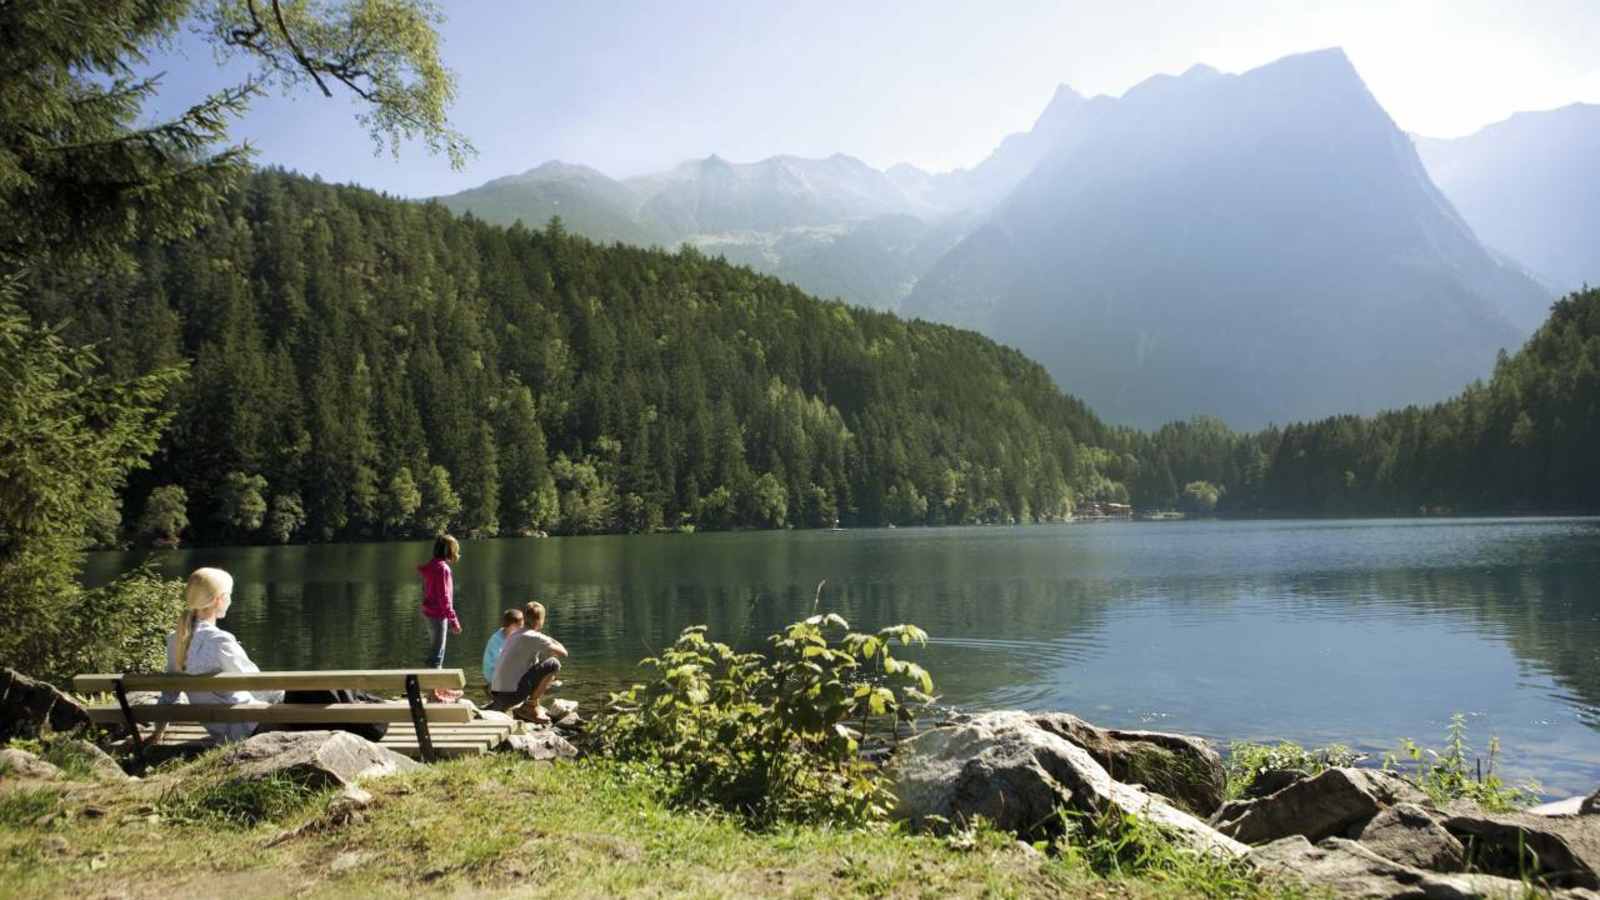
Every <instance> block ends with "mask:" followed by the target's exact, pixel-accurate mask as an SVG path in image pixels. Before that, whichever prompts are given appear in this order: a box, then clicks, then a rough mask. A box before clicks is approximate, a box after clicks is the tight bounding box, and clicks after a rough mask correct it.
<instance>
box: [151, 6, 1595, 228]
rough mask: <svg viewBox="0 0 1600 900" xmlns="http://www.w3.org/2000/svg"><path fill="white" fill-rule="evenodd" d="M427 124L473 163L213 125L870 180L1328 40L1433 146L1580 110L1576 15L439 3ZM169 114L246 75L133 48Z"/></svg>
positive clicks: (642, 164)
mask: <svg viewBox="0 0 1600 900" xmlns="http://www.w3.org/2000/svg"><path fill="white" fill-rule="evenodd" d="M440 5H441V6H442V7H443V9H444V12H445V15H446V16H447V21H446V22H445V24H444V25H443V27H442V29H441V37H442V39H443V50H442V53H443V56H444V58H445V62H446V64H447V65H449V66H450V67H451V68H452V69H454V70H455V72H456V74H457V76H458V79H459V82H458V91H459V96H458V98H457V100H456V103H455V105H454V107H453V108H452V112H451V119H452V121H453V123H454V125H455V127H456V128H457V129H458V130H460V131H462V132H464V133H466V135H467V136H468V137H469V138H470V139H471V140H472V142H473V143H474V145H475V146H476V148H477V150H478V153H477V156H476V157H475V158H474V159H472V160H471V161H470V162H469V163H468V165H467V166H466V167H465V168H464V169H461V170H459V171H453V170H452V169H451V168H450V166H449V163H448V162H447V161H446V160H445V159H444V158H442V157H435V156H430V155H429V154H428V152H427V150H426V149H425V148H424V147H422V146H421V145H411V146H406V147H404V148H402V150H401V153H400V154H399V157H398V158H396V157H395V156H393V155H391V154H389V153H388V152H387V151H385V152H382V153H375V148H374V145H373V144H372V142H371V140H370V139H369V138H368V137H367V136H366V133H365V132H364V131H363V130H362V128H361V127H360V126H359V125H358V124H357V123H356V122H355V120H354V114H355V112H356V106H355V104H354V102H353V101H351V100H350V99H348V98H346V97H342V96H341V97H338V98H336V99H333V100H328V99H324V98H323V97H321V96H320V95H313V94H311V93H308V92H305V91H302V92H300V93H298V94H296V95H293V96H288V97H286V96H277V95H275V96H272V97H269V98H264V99H262V100H258V101H257V102H256V103H255V104H254V106H253V107H252V109H251V111H250V113H249V114H248V116H247V117H246V118H245V119H243V120H242V121H240V122H239V123H237V124H236V126H235V127H234V128H233V130H232V133H233V135H234V136H235V137H236V138H238V139H248V140H249V141H250V142H251V144H252V145H253V146H255V147H256V149H257V151H258V152H257V157H256V160H257V162H259V163H261V164H264V165H279V166H284V167H286V168H289V169H293V170H296V171H300V172H304V173H307V174H316V175H320V176H321V177H322V178H323V179H325V180H329V181H338V182H355V183H358V184H362V185H365V186H367V187H372V188H376V189H379V190H383V191H387V192H389V193H392V194H398V195H401V196H409V197H422V196H432V195H436V194H445V193H451V192H454V191H458V190H463V189H466V188H468V187H473V186H476V185H478V184H482V183H483V182H485V181H488V180H490V179H492V178H497V177H500V176H502V175H508V174H512V173H516V172H522V171H525V170H527V169H530V168H533V167H534V166H537V165H539V164H540V163H542V162H545V161H547V160H551V159H560V160H563V161H565V162H571V163H583V164H585V165H589V166H593V167H594V168H597V169H599V170H600V171H602V172H605V173H606V174H608V175H612V176H615V177H626V176H630V175H637V174H643V173H646V172H651V171H659V170H661V169H665V168H668V167H670V166H672V165H675V164H676V163H679V162H682V161H684V160H687V159H692V158H700V157H704V156H707V155H710V154H712V153H716V154H718V155H720V156H722V157H723V158H726V159H729V160H733V161H736V162H748V161H753V160H757V159H762V158H765V157H768V156H772V155H774V154H779V153H787V154H794V155H799V156H814V157H822V156H829V155H831V154H833V153H847V154H850V155H852V156H857V157H860V158H861V159H863V160H865V161H866V162H868V163H870V164H872V165H874V166H878V167H880V168H887V167H888V166H891V165H894V164H896V163H900V162H910V163H912V164H915V165H918V166H921V167H923V168H925V169H929V170H932V171H943V170H948V169H952V168H958V167H963V166H971V165H974V164H976V163H978V162H980V161H981V160H982V159H983V158H984V157H985V156H987V155H988V153H989V152H990V151H991V150H993V149H994V147H995V145H996V144H998V143H999V141H1000V139H1001V138H1002V137H1004V136H1005V135H1007V134H1009V133H1012V132H1016V131H1025V130H1027V129H1028V128H1029V127H1031V125H1032V123H1033V121H1034V119H1035V118H1036V117H1037V116H1038V114H1039V113H1040V112H1041V111H1042V110H1043V109H1044V107H1045V104H1046V103H1048V101H1049V99H1050V97H1051V95H1052V93H1053V92H1054V90H1055V87H1056V85H1058V84H1062V83H1065V84H1068V85H1070V86H1072V87H1073V88H1074V89H1075V90H1077V91H1079V92H1080V93H1082V94H1084V95H1086V96H1093V95H1095V94H1109V95H1112V96H1117V95H1120V94H1122V93H1123V92H1124V91H1126V90H1127V89H1128V88H1130V87H1132V86H1133V85H1135V84H1137V83H1139V82H1140V81H1143V80H1144V79H1146V78H1148V77H1150V76H1152V75H1155V74H1158V73H1168V74H1177V73H1180V72H1182V71H1183V70H1185V69H1187V68H1189V67H1190V66H1191V65H1193V64H1195V63H1205V64H1207V65H1210V66H1213V67H1215V68H1217V69H1220V70H1222V71H1224V72H1240V71H1244V70H1247V69H1250V68H1253V67H1255V66H1258V65H1262V64H1265V63H1268V62H1271V61H1272V60H1275V59H1278V58H1281V57H1283V56H1287V55H1289V54H1292V53H1299V52H1304V51H1308V50H1315V49H1320V48H1323V47H1332V46H1338V47H1343V48H1344V50H1345V52H1346V54H1347V55H1348V56H1349V57H1350V59H1351V61H1352V62H1353V63H1354V65H1355V67H1356V69H1357V70H1358V71H1359V72H1360V74H1361V76H1362V78H1363V79H1364V80H1365V81H1366V83H1367V86H1368V88H1369V89H1370V90H1371V91H1372V93H1373V94H1374V96H1376V97H1377V99H1378V101H1379V102H1380V103H1381V104H1383V106H1384V108H1385V109H1387V110H1388V111H1389V114H1390V115H1391V116H1392V117H1393V118H1394V120H1395V121H1396V123H1398V124H1399V126H1400V127H1401V128H1403V129H1405V130H1407V131H1411V132H1414V133H1418V134H1424V135H1428V136H1431V137H1457V136H1461V135H1465V134H1469V133H1471V132H1473V131H1476V130H1477V129H1479V128H1481V127H1483V126H1484V125H1487V124H1490V123H1492V122H1496V121H1499V120H1501V119H1504V118H1506V117H1507V116H1509V115H1510V114H1512V113H1514V112H1518V111H1523V110H1537V109H1553V108H1556V107H1559V106H1564V105H1566V104H1569V103H1573V102H1588V103H1600V54H1596V53H1594V47H1593V40H1592V39H1593V37H1594V36H1595V35H1596V34H1600V3H1596V2H1595V0H1522V2H1517V3H1512V2H1506V0H1391V2H1375V3H1367V2H1344V3H1335V2H1312V0H1277V2H1274V0H1207V2H1200V3H1188V4H1180V3H1178V2H1176V0H1168V2H1146V0H1121V2H1111V3H1107V2H1094V3H1085V2H1055V3H1051V2H1043V0H993V2H989V3H978V2H953V0H921V2H901V0H873V2H871V3H844V2H823V0H814V2H805V3H800V2H791V3H778V2H767V0H743V2H723V0H709V2H699V0H679V2H675V3H666V2H658V3H644V2H622V0H616V2H602V3H584V4H580V3H571V2H565V0H562V2H554V0H552V2H532V0H529V2H516V0H470V2H469V0H447V2H442V3H441V4H440ZM151 68H152V69H154V70H157V71H161V72H164V73H165V76H164V79H163V82H162V84H163V89H162V93H161V95H160V97H159V98H158V99H157V101H156V102H155V103H152V104H151V105H150V106H149V107H147V114H148V116H149V117H150V118H158V117H162V116H169V115H172V114H174V113H176V112H177V111H179V110H181V109H182V108H183V107H184V106H186V105H187V104H188V103H190V102H192V101H193V100H195V99H196V98H198V97H199V96H201V95H203V94H204V93H205V92H206V91H208V90H214V89H216V88H218V87H221V86H223V85H226V84H229V83H232V82H233V81H236V80H237V78H238V77H239V76H240V75H241V74H242V73H243V72H244V71H246V70H244V69H241V68H240V67H238V66H237V65H234V66H231V67H223V68H219V66H218V64H217V63H216V61H215V60H214V59H213V56H212V53H211V51H210V49H209V48H208V47H207V46H206V45H205V44H204V43H203V42H201V41H200V40H198V39H197V38H194V37H192V36H184V37H181V38H180V39H179V40H178V41H177V42H176V43H175V45H174V46H173V47H171V48H169V49H165V50H163V51H161V52H159V53H156V54H154V55H153V57H152V60H151Z"/></svg>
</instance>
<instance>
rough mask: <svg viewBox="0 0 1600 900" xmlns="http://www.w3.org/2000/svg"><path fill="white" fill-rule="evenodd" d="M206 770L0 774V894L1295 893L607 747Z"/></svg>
mask: <svg viewBox="0 0 1600 900" xmlns="http://www.w3.org/2000/svg"><path fill="white" fill-rule="evenodd" d="M219 783H220V782H217V781H214V780H213V778H212V774H211V773H210V772H208V771H207V769H206V764H205V763H204V762H202V763H201V764H200V768H199V769H198V770H197V771H196V772H195V773H193V774H186V775H184V776H183V781H179V780H178V776H177V775H176V774H174V773H173V772H170V771H168V772H160V773H156V774H154V775H152V776H151V777H150V778H148V779H146V780H145V781H143V782H135V783H131V784H124V785H105V784H98V783H92V782H83V783H70V784H69V783H61V784H59V785H56V786H54V787H51V788H49V789H45V790H37V789H28V788H24V787H20V786H0V896H4V897H11V896H28V897H66V896H73V897H76V896H102V895H108V894H115V895H124V896H129V897H162V898H165V897H172V896H191V895H196V894H201V895H207V896H222V895H227V896H230V897H231V898H233V900H246V898H252V897H268V896H285V895H291V894H292V895H297V896H309V897H346V896H379V897H385V896H395V897H401V896H412V895H417V894H423V895H447V894H472V895H482V896H486V897H495V896H502V895H512V894H525V893H528V892H530V891H534V890H538V889H540V888H544V889H547V890H558V891H560V892H561V893H562V894H563V895H570V896H579V897H601V896H615V895H633V894H650V895H652V896H662V895H667V896H683V895H691V896H704V897H722V896H753V895H761V896H768V895H782V896H801V897H834V896H865V897H877V896H896V897H923V896H926V897H938V898H945V897H949V896H958V897H971V896H985V897H990V896H992V897H1034V896H1040V897H1042V896H1058V895H1060V894H1063V893H1065V894H1069V895H1078V896H1095V897H1113V896H1114V897H1134V898H1143V897H1167V896H1179V897H1185V896H1187V897H1205V896H1214V897H1220V896H1228V897H1267V896H1296V895H1297V892H1296V891H1294V890H1293V889H1289V888H1284V887H1280V886H1276V885H1272V884H1265V883H1262V882H1260V881H1259V880H1258V879H1257V878H1256V877H1255V876H1253V875H1251V874H1249V873H1247V872H1245V871H1244V870H1242V869H1241V868H1239V867H1238V866H1237V864H1234V863H1224V862H1221V861H1218V860H1215V859H1210V858H1206V857H1203V856H1201V855H1198V854H1193V853H1189V852H1187V851H1183V850H1181V849H1179V848H1176V847H1174V846H1172V845H1170V844H1168V843H1167V842H1166V841H1165V840H1164V838H1162V837H1161V836H1160V835H1159V833H1157V832H1154V831H1153V830H1151V829H1148V828H1147V827H1145V826H1143V825H1141V824H1140V823H1137V822H1132V823H1116V824H1117V826H1118V828H1119V829H1120V830H1117V829H1096V830H1095V833H1096V834H1099V835H1101V836H1100V837H1097V838H1090V837H1087V836H1086V835H1087V834H1088V832H1083V834H1084V835H1085V836H1083V837H1082V838H1081V840H1079V841H1078V842H1077V843H1076V844H1075V843H1067V844H1062V845H1059V846H1058V847H1056V848H1052V849H1053V850H1054V851H1055V852H1052V853H1051V854H1041V853H1039V852H1038V851H1037V850H1036V849H1034V848H1031V847H1026V846H1024V845H1021V844H1019V843H1018V842H1017V841H1016V840H1014V839H1013V838H1011V837H1010V836H1008V835H1005V834H1001V833H998V832H995V831H993V830H992V829H987V828H984V827H979V828H976V829H973V830H969V831H966V832H961V833H958V834H955V835H951V836H949V837H943V838H940V837H933V836H924V835H908V834H904V833H902V832H899V831H895V830H892V829H879V830H867V831H863V830H844V829H836V828H829V827H795V826H780V827H777V828H775V829H773V830H769V831H764V832H754V831H751V830H749V829H747V828H744V827H742V826H741V825H740V824H739V823H738V822H737V821H735V820H734V819H732V818H730V817H728V816H726V815H722V814H717V813H710V812H685V811H682V810H674V809H669V808H668V807H667V806H666V805H664V803H663V802H662V801H661V799H660V798H661V797H662V796H663V795H664V794H665V791H664V790H663V787H664V786H663V785H661V784H660V783H659V780H658V776H655V775H652V774H651V773H650V772H648V771H646V770H644V769H642V768H640V767H635V766H626V765H622V764H618V763H615V762H611V761H605V760H588V761H578V762H569V763H558V764H554V765H551V764H536V763H531V762H528V761H526V760H518V759H515V758H512V757H505V756H493V757H480V758H472V759H463V760H457V761H452V762H446V763H441V764H438V765H434V766H429V767H427V768H425V769H424V770H422V771H419V772H415V773H410V774H406V775H397V776H393V777H390V778H385V779H379V780H375V781H371V782H368V783H367V784H366V785H365V787H366V788H367V789H368V790H369V791H371V793H372V794H373V796H374V802H373V805H372V806H371V807H370V808H369V809H367V810H365V811H364V812H362V813H361V814H360V815H359V816H357V817H356V818H354V819H350V820H348V821H345V820H334V819H332V818H330V817H329V816H327V815H325V811H326V809H327V803H328V795H327V793H325V792H319V793H307V792H304V791H298V790H297V791H284V790H282V789H281V788H279V787H269V788H263V789H259V790H257V791H256V792H238V791H224V790H221V789H220V788H217V787H216V785H217V784H219ZM184 785H187V786H184ZM51 812H55V813H57V814H56V815H54V816H48V814H49V813H51ZM47 816H48V819H47V820H46V817H47ZM1141 829H1142V830H1141ZM287 831H298V835H297V836H295V837H291V838H289V839H287V840H278V839H279V838H280V837H281V836H282V835H283V834H284V833H285V832H287Z"/></svg>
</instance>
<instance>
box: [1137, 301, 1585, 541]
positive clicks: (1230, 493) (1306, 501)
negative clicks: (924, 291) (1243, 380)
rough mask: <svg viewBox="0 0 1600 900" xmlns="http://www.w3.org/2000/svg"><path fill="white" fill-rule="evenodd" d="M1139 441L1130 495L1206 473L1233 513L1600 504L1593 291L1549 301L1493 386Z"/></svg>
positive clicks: (1150, 496) (1146, 494)
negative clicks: (1397, 406)
mask: <svg viewBox="0 0 1600 900" xmlns="http://www.w3.org/2000/svg"><path fill="white" fill-rule="evenodd" d="M1137 445H1138V446H1137V453H1138V455H1139V457H1140V458H1141V459H1144V460H1146V461H1147V464H1146V465H1145V466H1144V468H1143V471H1144V474H1143V475H1142V476H1140V477H1139V478H1137V479H1135V480H1134V483H1133V484H1132V485H1130V488H1131V490H1132V493H1133V496H1134V500H1135V502H1145V503H1153V504H1161V503H1162V502H1164V501H1165V500H1167V499H1169V498H1173V497H1175V496H1176V493H1177V491H1178V487H1175V486H1184V485H1187V484H1188V483H1189V482H1192V481H1197V480H1204V481H1207V482H1210V483H1212V484H1216V485H1219V486H1221V487H1222V488H1223V491H1222V494H1221V497H1220V499H1219V501H1218V509H1220V510H1223V511H1233V512H1238V513H1255V512H1265V513H1277V514H1319V515H1320V514H1327V515H1341V514H1357V513H1362V514H1366V513H1371V514H1390V513H1400V514H1412V513H1417V512H1425V511H1436V512H1456V513H1469V512H1506V511H1519V510H1520V511H1584V512H1593V511H1596V510H1600V290H1595V289H1591V290H1586V291H1583V292H1581V293H1575V294H1572V295H1570V296H1568V297H1567V298H1565V299H1563V300H1560V301H1557V302H1556V304H1555V305H1554V307H1553V308H1552V311H1551V314H1550V318H1549V319H1548V320H1547V321H1546V322H1545V324H1544V325H1543V326H1542V327H1541V328H1540V329H1539V330H1538V331H1537V332H1536V333H1535V334H1534V335H1533V337H1532V338H1530V339H1529V341H1528V342H1527V344H1526V345H1525V346H1524V347H1523V348H1522V349H1521V350H1520V351H1519V352H1518V353H1516V354H1515V355H1512V356H1509V357H1507V356H1504V355H1502V356H1501V358H1500V359H1499V360H1498V362H1497V363H1496V365H1495V370H1494V375H1493V377H1491V378H1490V380H1489V381H1488V382H1487V383H1482V382H1479V383H1474V384H1472V385H1470V386H1469V387H1467V388H1466V390H1464V391H1463V392H1462V393H1461V394H1459V395H1458V396H1456V397H1455V398H1454V399H1452V400H1450V401H1448V402H1445V403H1440V404H1437V405H1435V406H1431V407H1407V408H1405V409H1402V410H1398V411H1392V412H1386V413H1382V414H1379V415H1377V416H1370V417H1361V416H1336V417H1333V418H1329V419H1324V420H1322V421H1319V422H1313V423H1309V424H1297V425H1290V426H1288V427H1286V428H1281V429H1279V428H1269V429H1267V430H1265V431H1262V432H1259V433H1256V434H1250V435H1235V434H1231V433H1229V432H1228V430H1227V429H1226V428H1224V427H1222V425H1221V423H1218V422H1215V421H1213V420H1198V421H1195V422H1190V423H1184V424H1181V425H1172V426H1167V427H1165V428H1162V429H1161V430H1159V431H1157V432H1155V433H1154V434H1151V435H1148V436H1143V435H1141V436H1139V437H1138V438H1137Z"/></svg>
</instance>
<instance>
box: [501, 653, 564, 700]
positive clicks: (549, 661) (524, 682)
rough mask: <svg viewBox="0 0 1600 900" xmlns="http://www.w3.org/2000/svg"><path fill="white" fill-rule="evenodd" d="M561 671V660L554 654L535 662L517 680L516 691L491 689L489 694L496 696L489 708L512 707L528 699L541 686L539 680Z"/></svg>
mask: <svg viewBox="0 0 1600 900" xmlns="http://www.w3.org/2000/svg"><path fill="white" fill-rule="evenodd" d="M559 671H561V660H559V659H556V658H555V657H554V656H551V657H547V658H545V659H543V660H540V661H539V662H537V663H534V664H533V668H531V669H529V670H528V671H527V672H525V673H523V675H522V678H521V679H520V680H519V681H518V682H517V689H516V690H515V691H509V692H508V691H493V690H492V691H490V692H489V696H490V697H493V698H494V702H492V703H490V704H489V708H490V709H510V708H511V707H513V706H516V705H517V704H519V703H521V702H522V701H524V700H526V699H528V695H529V694H532V693H533V689H534V688H535V687H538V686H539V682H541V681H543V680H544V679H546V678H548V677H550V676H551V675H554V674H556V673H557V672H559Z"/></svg>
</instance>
